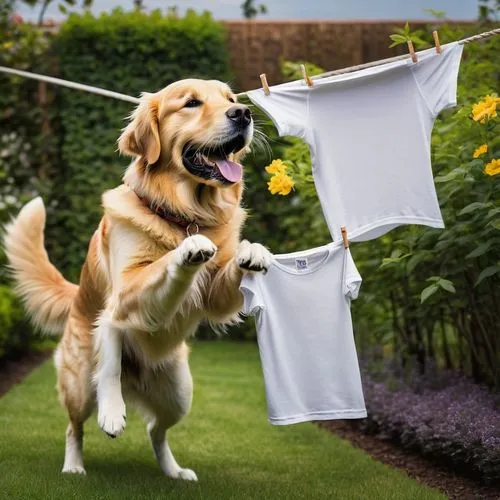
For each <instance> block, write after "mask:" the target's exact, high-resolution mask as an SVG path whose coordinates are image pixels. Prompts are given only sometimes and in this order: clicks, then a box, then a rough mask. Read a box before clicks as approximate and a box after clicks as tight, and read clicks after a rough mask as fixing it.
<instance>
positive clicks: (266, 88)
mask: <svg viewBox="0 0 500 500" xmlns="http://www.w3.org/2000/svg"><path fill="white" fill-rule="evenodd" d="M260 81H261V82H262V88H263V89H264V94H266V95H269V94H270V93H271V91H270V90H269V85H268V84H267V76H266V74H265V73H262V75H260Z"/></svg>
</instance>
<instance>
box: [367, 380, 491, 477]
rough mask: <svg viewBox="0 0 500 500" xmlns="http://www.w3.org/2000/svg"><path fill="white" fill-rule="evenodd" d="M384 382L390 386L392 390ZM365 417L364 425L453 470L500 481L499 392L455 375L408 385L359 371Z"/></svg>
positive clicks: (368, 430)
mask: <svg viewBox="0 0 500 500" xmlns="http://www.w3.org/2000/svg"><path fill="white" fill-rule="evenodd" d="M388 385H392V387H391V389H389V388H388ZM363 388H364V394H365V400H366V406H367V412H368V418H367V419H366V420H363V421H361V422H360V424H359V425H360V426H361V428H362V430H364V431H365V432H368V433H377V434H379V435H382V436H384V437H385V438H388V439H391V440H393V441H395V442H397V443H399V444H401V445H402V446H403V447H404V448H408V449H410V450H418V451H419V452H421V453H423V454H424V455H426V456H429V457H430V458H433V459H440V460H441V461H444V462H445V463H448V464H449V465H450V466H452V467H453V468H454V470H455V471H456V472H461V473H463V474H466V475H469V476H472V477H475V478H477V479H481V480H482V481H484V482H486V483H495V482H500V412H499V411H498V405H499V403H500V401H498V397H496V398H495V397H494V396H492V394H491V393H489V392H488V391H487V390H486V389H485V388H484V387H481V386H478V385H475V384H473V383H471V382H470V380H468V379H464V378H462V377H460V376H457V375H456V374H452V373H444V374H442V375H441V376H438V377H435V376H434V375H433V376H432V377H426V378H422V377H418V376H417V377H416V378H414V379H413V383H412V384H411V385H408V384H403V383H400V382H394V380H393V381H392V384H388V383H387V380H382V381H378V380H377V379H375V378H374V377H373V376H372V375H370V373H369V372H366V373H364V374H363Z"/></svg>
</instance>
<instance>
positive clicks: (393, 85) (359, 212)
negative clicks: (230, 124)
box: [247, 42, 463, 241]
mask: <svg viewBox="0 0 500 500" xmlns="http://www.w3.org/2000/svg"><path fill="white" fill-rule="evenodd" d="M442 48H443V52H442V54H437V53H436V51H435V49H429V50H426V51H423V52H419V53H418V62H417V63H413V62H412V61H411V59H404V60H400V61H396V62H392V63H387V64H384V65H381V66H376V67H373V68H368V69H364V70H360V71H356V72H353V73H347V74H343V75H338V76H331V77H327V78H321V79H318V80H314V86H313V87H312V88H309V87H307V86H306V84H305V83H304V82H303V81H302V80H300V81H294V82H290V83H285V84H283V85H277V86H275V87H271V88H270V95H268V96H266V95H265V94H264V91H263V90H262V89H257V90H252V91H250V92H247V95H248V97H249V98H250V99H251V100H252V101H253V102H254V104H256V105H257V106H259V107H260V108H262V109H263V110H264V111H265V112H266V113H267V114H268V115H269V116H270V117H271V118H272V120H273V121H274V123H275V125H276V127H277V129H278V132H279V134H280V135H282V136H283V135H293V136H297V137H301V138H302V139H304V140H305V141H306V142H307V143H308V145H309V148H310V152H311V159H312V164H313V176H314V181H315V185H316V190H317V192H318V195H319V199H320V201H321V205H322V208H323V212H324V214H325V218H326V221H327V223H328V227H329V229H330V232H331V234H332V238H333V239H334V241H336V240H339V239H340V237H341V232H340V228H341V226H346V227H347V230H348V231H349V238H350V239H351V240H354V241H366V240H370V239H373V238H376V237H378V236H381V235H382V234H384V233H386V232H387V231H389V230H391V229H392V228H394V227H396V226H399V225H401V224H424V225H427V226H432V227H444V224H443V219H442V216H441V212H440V210H439V203H438V200H437V196H436V191H435V188H434V182H433V176H432V168H431V159H430V140H431V131H432V127H433V124H434V120H435V118H436V116H437V114H438V113H439V112H440V111H441V110H443V109H444V108H447V107H451V106H454V105H455V104H456V85H457V74H458V68H459V65H460V58H461V54H462V48H463V46H462V45H458V44H457V43H456V42H455V43H450V44H446V45H443V46H442Z"/></svg>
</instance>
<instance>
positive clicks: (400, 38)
mask: <svg viewBox="0 0 500 500" xmlns="http://www.w3.org/2000/svg"><path fill="white" fill-rule="evenodd" d="M389 38H390V39H391V40H392V41H393V42H398V43H405V42H406V37H405V36H403V35H390V36H389Z"/></svg>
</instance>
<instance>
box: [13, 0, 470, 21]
mask: <svg viewBox="0 0 500 500" xmlns="http://www.w3.org/2000/svg"><path fill="white" fill-rule="evenodd" d="M76 1H77V3H81V0H76ZM143 1H144V5H145V6H146V8H147V9H148V10H151V9H155V8H160V9H162V10H166V9H167V7H168V6H177V8H178V11H179V13H181V14H182V13H183V12H184V11H185V10H186V9H188V8H192V9H194V10H196V11H203V10H209V11H210V12H212V14H213V15H214V17H215V18H216V19H242V11H241V4H242V3H243V0H177V1H175V0H174V1H169V0H143ZM259 3H264V4H265V5H266V6H267V8H268V11H269V12H268V14H266V15H262V16H259V19H262V20H265V19H269V20H273V19H283V20H286V19H295V20H297V19H327V20H377V19H387V20H409V21H411V20H416V19H419V20H420V19H421V20H424V19H432V16H431V15H430V14H429V13H426V12H425V9H426V8H432V9H435V10H441V11H445V12H446V14H447V17H448V18H449V19H453V20H462V19H463V20H471V19H474V18H475V17H476V16H477V10H478V1H477V0H257V4H259ZM57 4H58V0H53V4H52V5H51V6H50V7H49V9H48V12H47V15H46V18H53V19H60V18H61V16H62V15H61V14H60V13H59V10H58V8H57ZM117 6H121V7H122V8H124V9H125V10H129V9H131V8H132V6H133V1H132V0H122V1H120V0H94V2H93V8H92V10H93V11H94V13H99V12H101V11H109V10H111V9H112V8H114V7H117ZM17 11H18V12H19V13H20V14H21V15H22V16H23V17H24V18H25V19H36V18H37V17H38V11H39V8H36V9H31V8H29V7H28V6H27V5H25V4H23V3H22V2H18V5H17Z"/></svg>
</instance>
